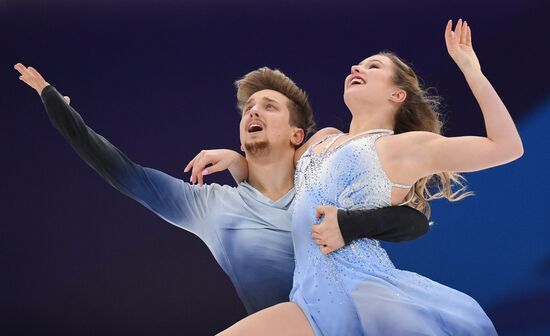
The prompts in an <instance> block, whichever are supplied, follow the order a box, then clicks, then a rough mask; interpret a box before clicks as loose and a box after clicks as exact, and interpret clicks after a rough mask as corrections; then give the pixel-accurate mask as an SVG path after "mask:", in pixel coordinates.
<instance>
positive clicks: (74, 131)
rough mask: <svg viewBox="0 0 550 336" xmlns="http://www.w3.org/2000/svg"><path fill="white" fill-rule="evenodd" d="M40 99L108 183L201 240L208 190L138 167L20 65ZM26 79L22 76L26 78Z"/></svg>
mask: <svg viewBox="0 0 550 336" xmlns="http://www.w3.org/2000/svg"><path fill="white" fill-rule="evenodd" d="M15 68H16V69H17V70H18V71H19V72H20V73H21V74H22V76H21V77H24V78H23V79H22V80H23V81H25V82H26V83H27V84H28V85H29V86H31V87H32V88H34V89H35V90H36V91H37V92H38V93H39V95H40V97H41V99H42V102H43V103H44V106H45V108H46V111H47V113H48V117H49V118H50V121H51V122H52V124H53V125H54V126H55V128H57V129H58V130H59V132H60V133H61V134H62V135H63V137H65V139H66V140H67V142H68V143H69V144H70V145H71V146H72V147H73V149H74V150H75V151H76V152H77V154H78V155H79V156H80V157H81V158H82V159H83V160H84V161H85V162H86V163H87V164H88V165H89V166H91V167H92V168H93V169H94V170H95V171H96V172H97V173H98V174H99V175H100V176H101V177H102V178H103V179H104V180H105V181H107V182H108V183H109V184H110V185H112V186H113V187H114V188H116V189H117V190H119V191H121V192H122V193H124V194H125V195H127V196H129V197H131V198H133V199H135V200H136V201H138V202H139V203H141V204H142V205H144V206H145V207H147V208H149V209H150V210H152V211H153V212H155V213H156V214H157V215H159V216H160V217H162V218H163V219H165V220H167V221H169V222H171V223H172V224H175V225H178V226H180V227H182V228H185V229H187V230H189V231H192V232H194V233H196V234H197V235H199V236H201V234H202V232H200V230H204V228H201V226H200V225H197V222H199V219H200V218H201V217H202V216H203V215H204V213H205V211H206V200H207V198H208V190H207V188H203V189H199V188H198V187H195V186H190V185H189V184H188V183H184V182H183V181H181V180H179V179H176V178H174V177H171V176H169V175H167V174H165V173H163V172H160V171H158V170H154V169H151V168H147V167H142V166H140V165H139V164H136V163H134V162H133V161H132V160H130V159H129V158H128V157H127V156H126V155H124V153H122V152H121V151H120V150H119V149H118V148H116V147H115V146H114V145H112V144H111V143H110V142H109V141H107V140H106V139H105V138H103V137H102V136H101V135H99V134H97V133H96V132H94V130H92V129H91V128H90V127H88V126H87V125H86V124H85V122H84V120H83V119H82V117H81V116H80V114H78V112H77V111H76V110H75V109H74V108H72V107H71V106H70V105H69V104H68V102H67V101H66V100H65V99H64V98H63V96H62V95H61V94H60V93H59V92H58V91H57V90H56V89H55V88H54V87H53V86H51V85H49V84H48V83H47V82H46V81H45V80H44V79H43V78H42V76H40V74H39V73H38V72H37V71H36V70H34V69H32V68H28V69H27V68H25V67H24V66H23V65H21V64H18V65H16V67H15ZM21 77H20V78H21Z"/></svg>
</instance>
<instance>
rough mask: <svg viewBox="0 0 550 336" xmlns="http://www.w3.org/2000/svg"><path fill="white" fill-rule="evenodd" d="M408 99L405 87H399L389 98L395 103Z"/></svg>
mask: <svg viewBox="0 0 550 336" xmlns="http://www.w3.org/2000/svg"><path fill="white" fill-rule="evenodd" d="M405 99H407V92H406V91H405V90H403V89H398V90H396V91H394V92H393V93H392V94H391V95H390V98H389V100H391V101H392V102H394V103H402V102H404V101H405Z"/></svg>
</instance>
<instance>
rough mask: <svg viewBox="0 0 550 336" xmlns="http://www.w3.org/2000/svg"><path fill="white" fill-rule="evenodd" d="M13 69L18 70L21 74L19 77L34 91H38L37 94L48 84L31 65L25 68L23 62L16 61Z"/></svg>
mask: <svg viewBox="0 0 550 336" xmlns="http://www.w3.org/2000/svg"><path fill="white" fill-rule="evenodd" d="M14 69H15V70H17V71H19V74H21V76H19V79H20V80H22V81H23V82H25V83H26V84H27V85H28V86H30V87H32V88H33V89H35V90H36V92H38V95H40V94H41V93H42V90H44V88H45V87H46V86H48V85H50V84H49V83H48V82H46V81H45V80H44V78H43V77H42V75H40V74H39V73H38V71H36V69H34V68H33V67H28V68H27V67H25V66H24V65H23V64H21V63H17V64H16V65H15V66H14Z"/></svg>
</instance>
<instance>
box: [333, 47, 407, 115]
mask: <svg viewBox="0 0 550 336" xmlns="http://www.w3.org/2000/svg"><path fill="white" fill-rule="evenodd" d="M393 71H394V70H393V63H392V61H391V60H390V59H389V58H388V57H387V56H383V55H374V56H370V57H368V58H366V59H364V60H363V61H362V62H361V63H359V64H357V65H354V66H352V67H351V73H350V74H349V75H348V76H347V77H346V80H345V81H344V101H345V102H346V105H348V107H349V106H350V104H356V103H357V102H360V103H361V102H362V103H368V104H369V105H373V104H374V105H376V104H378V103H380V104H382V103H384V102H388V100H389V97H390V96H391V95H392V93H393V92H394V91H395V90H396V89H397V87H396V86H395V84H394V83H393V81H392V76H393Z"/></svg>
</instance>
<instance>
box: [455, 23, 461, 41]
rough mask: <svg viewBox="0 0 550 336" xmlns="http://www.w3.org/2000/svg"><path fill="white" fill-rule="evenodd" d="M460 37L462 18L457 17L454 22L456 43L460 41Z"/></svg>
mask: <svg viewBox="0 0 550 336" xmlns="http://www.w3.org/2000/svg"><path fill="white" fill-rule="evenodd" d="M461 38H462V19H458V22H457V23H456V27H455V40H456V41H457V43H459V42H460V39H461Z"/></svg>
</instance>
